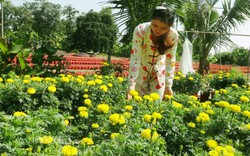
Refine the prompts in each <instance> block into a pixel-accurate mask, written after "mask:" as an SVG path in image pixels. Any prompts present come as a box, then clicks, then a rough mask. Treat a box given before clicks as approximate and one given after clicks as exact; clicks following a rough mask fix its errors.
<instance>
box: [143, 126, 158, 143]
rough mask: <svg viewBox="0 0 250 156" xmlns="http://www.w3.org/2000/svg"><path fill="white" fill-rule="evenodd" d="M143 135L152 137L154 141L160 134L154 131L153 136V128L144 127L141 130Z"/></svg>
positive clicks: (147, 137)
mask: <svg viewBox="0 0 250 156" xmlns="http://www.w3.org/2000/svg"><path fill="white" fill-rule="evenodd" d="M141 137H142V138H144V139H148V140H150V139H152V141H154V140H156V139H157V138H158V137H159V134H158V133H157V132H156V131H154V132H153V136H152V137H151V129H144V130H142V131H141Z"/></svg>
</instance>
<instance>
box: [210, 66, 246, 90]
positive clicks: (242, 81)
mask: <svg viewBox="0 0 250 156" xmlns="http://www.w3.org/2000/svg"><path fill="white" fill-rule="evenodd" d="M208 82H209V86H210V87H211V88H214V89H219V88H226V87H230V86H231V85H232V84H236V85H238V86H242V85H246V82H247V80H246V77H244V76H243V75H242V73H240V72H239V71H237V70H232V71H231V72H230V73H224V72H220V73H218V74H214V75H210V77H208Z"/></svg>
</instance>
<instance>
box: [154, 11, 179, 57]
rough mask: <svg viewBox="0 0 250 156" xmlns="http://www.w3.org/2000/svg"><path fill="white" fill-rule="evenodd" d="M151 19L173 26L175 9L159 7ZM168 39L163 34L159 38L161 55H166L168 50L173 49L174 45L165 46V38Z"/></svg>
mask: <svg viewBox="0 0 250 156" xmlns="http://www.w3.org/2000/svg"><path fill="white" fill-rule="evenodd" d="M151 19H159V20H160V21H162V22H164V23H166V24H168V25H169V26H172V25H173V23H174V20H175V12H174V10H173V9H171V8H168V7H164V6H158V7H156V9H155V10H154V12H153V14H152V18H151ZM166 37H167V34H163V35H161V36H159V39H158V43H157V44H158V51H159V53H160V54H161V55H163V54H165V51H166V50H167V49H170V48H172V46H173V45H169V46H168V45H165V38H166Z"/></svg>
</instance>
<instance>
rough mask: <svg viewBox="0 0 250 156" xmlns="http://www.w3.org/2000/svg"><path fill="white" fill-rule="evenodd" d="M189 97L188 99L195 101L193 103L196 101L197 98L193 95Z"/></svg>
mask: <svg viewBox="0 0 250 156" xmlns="http://www.w3.org/2000/svg"><path fill="white" fill-rule="evenodd" d="M189 97H190V99H191V100H195V101H197V100H198V98H197V97H196V96H194V95H191V96H189Z"/></svg>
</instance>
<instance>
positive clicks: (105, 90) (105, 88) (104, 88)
mask: <svg viewBox="0 0 250 156" xmlns="http://www.w3.org/2000/svg"><path fill="white" fill-rule="evenodd" d="M100 89H101V90H102V91H103V92H107V91H108V87H107V86H106V85H101V86H100Z"/></svg>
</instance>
